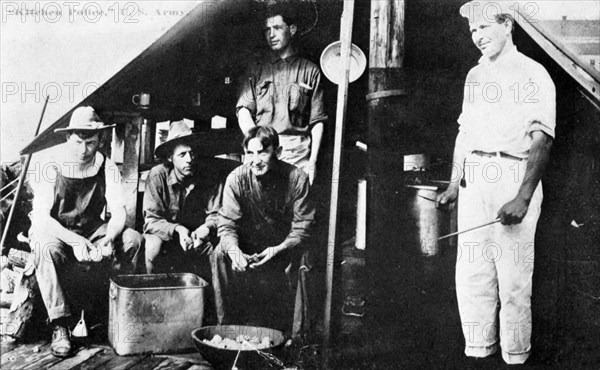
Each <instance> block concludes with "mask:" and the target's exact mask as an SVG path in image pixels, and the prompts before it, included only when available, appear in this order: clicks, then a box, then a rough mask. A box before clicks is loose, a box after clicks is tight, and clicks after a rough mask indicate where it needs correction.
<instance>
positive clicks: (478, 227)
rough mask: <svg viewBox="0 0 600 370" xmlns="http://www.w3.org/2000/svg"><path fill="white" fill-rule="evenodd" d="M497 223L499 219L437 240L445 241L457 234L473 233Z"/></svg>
mask: <svg viewBox="0 0 600 370" xmlns="http://www.w3.org/2000/svg"><path fill="white" fill-rule="evenodd" d="M497 222H500V219H499V218H498V219H496V220H494V221H491V222H486V223H485V224H483V225H479V226H475V227H472V228H470V229H467V230H461V231H457V232H454V233H452V234H448V235H444V236H440V237H439V238H438V240H442V239H446V238H449V237H451V236H454V235H458V234H464V233H468V232H469V231H473V230H477V229H481V228H482V227H486V226H490V225H493V224H495V223H497Z"/></svg>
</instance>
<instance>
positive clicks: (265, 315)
mask: <svg viewBox="0 0 600 370" xmlns="http://www.w3.org/2000/svg"><path fill="white" fill-rule="evenodd" d="M243 145H244V149H245V152H246V159H247V161H246V163H245V164H244V165H242V166H240V167H238V168H237V169H235V170H234V171H233V172H232V173H231V174H230V175H229V176H228V177H227V182H226V184H225V189H224V193H223V207H222V208H221V210H220V211H219V226H218V229H219V237H220V238H221V242H220V244H219V247H218V248H217V253H216V254H215V255H216V259H217V261H216V262H218V263H217V264H216V265H213V284H214V287H215V291H216V292H221V294H222V295H221V297H222V299H221V300H219V295H218V296H217V316H218V319H219V323H223V322H224V321H228V322H229V323H241V322H247V321H250V322H252V323H254V324H259V325H266V326H269V327H274V328H276V329H280V330H286V331H288V332H289V329H290V327H289V323H290V322H291V320H292V317H293V319H294V325H293V327H292V328H291V332H292V334H293V335H299V334H300V332H301V331H302V330H304V329H306V326H307V320H308V316H307V310H306V309H307V291H306V290H307V286H306V284H305V283H306V280H305V278H306V275H303V274H305V273H306V272H307V271H308V270H310V264H309V263H308V260H307V255H306V252H307V251H308V244H309V240H310V237H311V230H312V227H313V223H314V215H315V208H314V205H313V203H312V201H311V198H310V185H309V183H308V176H307V175H306V174H305V173H304V172H303V171H302V170H300V169H299V168H297V167H295V166H292V165H290V164H288V163H285V162H283V161H280V160H279V159H277V155H278V154H279V152H280V151H281V150H282V149H281V147H280V144H279V138H278V135H277V132H276V131H275V129H273V128H271V127H263V126H256V127H253V128H251V129H250V130H249V131H248V134H247V135H246V137H245V139H244V142H243ZM298 274H300V279H299V278H298ZM294 300H295V304H292V303H293V302H294ZM253 314H254V316H253Z"/></svg>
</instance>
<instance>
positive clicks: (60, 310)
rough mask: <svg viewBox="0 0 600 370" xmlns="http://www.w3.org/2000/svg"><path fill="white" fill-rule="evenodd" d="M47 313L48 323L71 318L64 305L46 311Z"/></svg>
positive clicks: (67, 308)
mask: <svg viewBox="0 0 600 370" xmlns="http://www.w3.org/2000/svg"><path fill="white" fill-rule="evenodd" d="M47 311H48V318H49V319H50V321H54V320H56V319H60V318H63V317H69V316H71V311H70V310H69V307H67V306H66V305H63V306H57V307H53V308H51V309H47Z"/></svg>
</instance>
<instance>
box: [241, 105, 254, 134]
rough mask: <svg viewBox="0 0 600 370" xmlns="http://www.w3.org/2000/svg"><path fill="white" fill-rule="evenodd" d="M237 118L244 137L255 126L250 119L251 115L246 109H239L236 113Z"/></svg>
mask: <svg viewBox="0 0 600 370" xmlns="http://www.w3.org/2000/svg"><path fill="white" fill-rule="evenodd" d="M237 117H238V123H239V125H240V129H241V130H242V132H243V133H244V135H246V134H247V133H248V131H250V129H251V128H252V127H254V126H256V124H255V123H254V119H252V114H251V113H250V111H249V110H248V109H247V108H240V110H238V112H237Z"/></svg>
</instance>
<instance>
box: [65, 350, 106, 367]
mask: <svg viewBox="0 0 600 370" xmlns="http://www.w3.org/2000/svg"><path fill="white" fill-rule="evenodd" d="M115 356H116V354H115V351H113V349H112V348H108V347H102V351H100V352H98V353H96V354H95V355H94V356H93V357H91V358H90V359H88V360H87V361H85V362H82V363H81V364H79V365H77V366H75V367H73V368H72V369H71V370H92V369H97V368H98V367H99V366H100V365H102V364H104V363H106V362H108V361H110V360H111V359H113V358H114V357H115Z"/></svg>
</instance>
